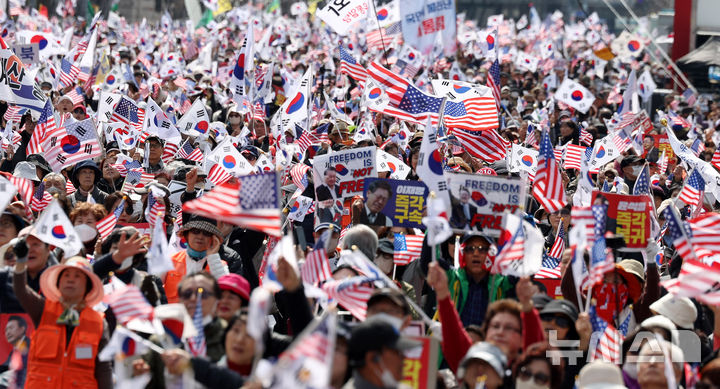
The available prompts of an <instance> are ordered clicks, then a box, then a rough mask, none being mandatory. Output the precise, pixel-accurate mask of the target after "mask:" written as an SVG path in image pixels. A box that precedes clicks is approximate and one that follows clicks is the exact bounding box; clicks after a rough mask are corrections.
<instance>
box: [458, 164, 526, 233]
mask: <svg viewBox="0 0 720 389" xmlns="http://www.w3.org/2000/svg"><path fill="white" fill-rule="evenodd" d="M445 176H446V177H448V183H449V185H450V200H451V204H452V212H451V216H450V227H452V228H455V229H477V230H482V231H483V232H484V233H485V234H487V235H489V236H494V237H497V236H500V232H501V230H502V227H503V225H504V215H505V214H506V213H512V214H515V215H518V216H522V208H523V207H524V206H525V199H526V197H527V184H526V183H524V182H523V181H522V180H520V179H516V178H505V177H498V176H485V175H476V174H462V173H448V172H446V173H445Z"/></svg>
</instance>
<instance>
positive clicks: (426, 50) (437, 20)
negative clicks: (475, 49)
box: [400, 0, 457, 56]
mask: <svg viewBox="0 0 720 389" xmlns="http://www.w3.org/2000/svg"><path fill="white" fill-rule="evenodd" d="M400 11H401V13H402V33H403V39H404V40H405V43H407V44H409V45H411V46H413V47H415V48H416V49H418V50H420V51H421V52H422V53H423V54H425V55H428V54H430V53H431V52H432V51H433V47H434V45H435V40H436V35H437V34H440V35H442V43H443V54H444V55H448V56H449V55H455V51H456V45H455V36H456V35H457V26H456V23H455V0H400Z"/></svg>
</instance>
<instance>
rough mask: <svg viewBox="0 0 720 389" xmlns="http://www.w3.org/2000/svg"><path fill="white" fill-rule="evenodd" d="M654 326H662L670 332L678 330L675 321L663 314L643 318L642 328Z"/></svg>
mask: <svg viewBox="0 0 720 389" xmlns="http://www.w3.org/2000/svg"><path fill="white" fill-rule="evenodd" d="M653 327H655V328H662V329H664V330H667V331H668V332H670V333H672V332H673V331H675V330H677V327H676V326H675V323H673V322H672V321H671V320H670V319H668V318H667V317H665V316H663V315H655V316H650V317H648V318H647V319H645V320H643V322H642V323H640V328H645V329H649V328H653Z"/></svg>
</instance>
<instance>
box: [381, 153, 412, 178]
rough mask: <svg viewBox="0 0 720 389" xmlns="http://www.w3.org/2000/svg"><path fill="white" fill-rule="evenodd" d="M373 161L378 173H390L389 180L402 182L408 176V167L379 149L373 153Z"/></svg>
mask: <svg viewBox="0 0 720 389" xmlns="http://www.w3.org/2000/svg"><path fill="white" fill-rule="evenodd" d="M375 160H376V163H377V167H378V173H380V172H390V178H392V179H395V180H404V179H405V178H407V176H408V174H410V166H408V165H406V164H405V163H404V162H403V161H401V160H400V159H398V158H395V157H394V156H392V155H390V154H389V153H387V152H385V151H383V150H381V149H378V150H377V152H376V153H375Z"/></svg>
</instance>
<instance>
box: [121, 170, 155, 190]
mask: <svg viewBox="0 0 720 389" xmlns="http://www.w3.org/2000/svg"><path fill="white" fill-rule="evenodd" d="M154 178H155V176H154V175H152V174H149V173H143V172H142V171H140V170H128V173H127V175H126V176H125V181H124V182H123V186H122V188H120V191H121V192H123V193H125V194H128V193H130V191H132V190H133V189H135V188H143V187H145V185H147V184H149V183H150V181H152V180H153V179H154Z"/></svg>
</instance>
